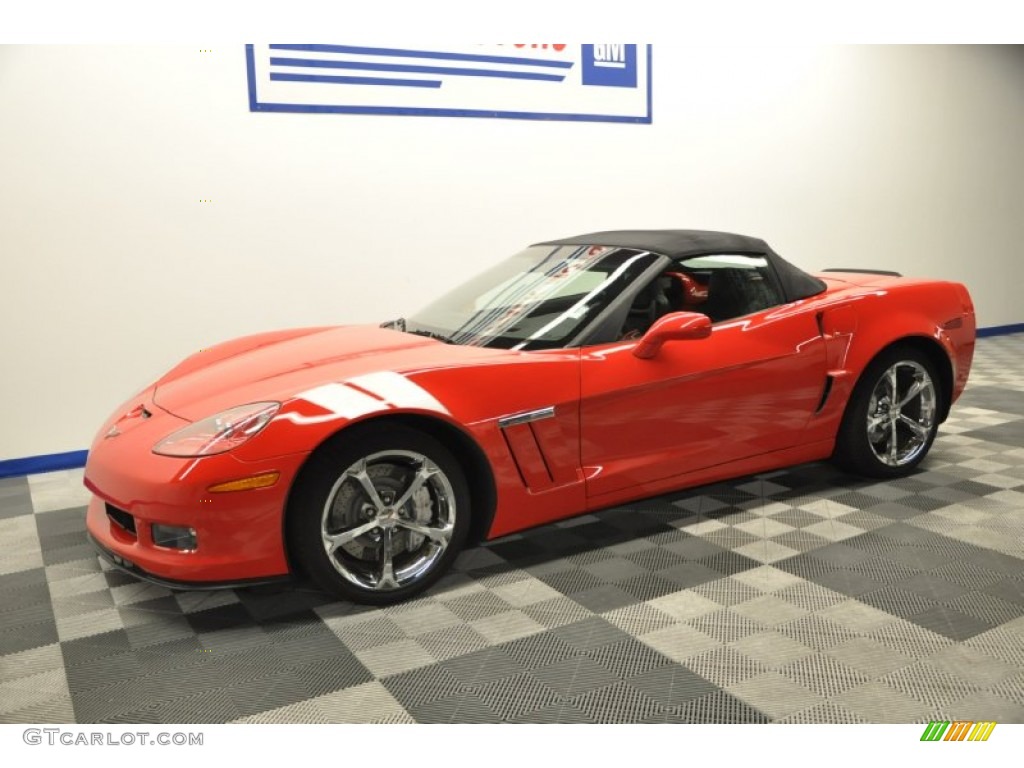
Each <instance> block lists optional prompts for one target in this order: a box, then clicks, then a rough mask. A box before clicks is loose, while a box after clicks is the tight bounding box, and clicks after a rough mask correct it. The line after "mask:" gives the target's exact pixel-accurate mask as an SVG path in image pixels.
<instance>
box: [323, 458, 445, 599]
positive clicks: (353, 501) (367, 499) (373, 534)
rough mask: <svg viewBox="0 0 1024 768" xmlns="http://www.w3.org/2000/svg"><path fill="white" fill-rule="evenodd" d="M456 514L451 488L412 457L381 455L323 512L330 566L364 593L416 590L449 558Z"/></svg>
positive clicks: (355, 472) (344, 478)
mask: <svg viewBox="0 0 1024 768" xmlns="http://www.w3.org/2000/svg"><path fill="white" fill-rule="evenodd" d="M457 514H458V508H457V503H456V500H455V491H454V489H453V488H452V484H451V481H449V479H448V477H447V476H446V475H445V473H444V472H443V471H442V470H441V468H440V467H438V466H437V464H435V463H434V462H433V461H431V460H430V459H429V458H428V457H426V456H424V455H423V454H422V453H417V452H415V451H399V450H392V451H380V452H377V453H373V454H371V455H369V456H366V457H363V458H361V459H359V460H358V461H356V462H355V463H353V464H352V465H351V466H350V467H348V469H346V470H345V471H344V472H342V473H341V476H340V477H339V478H338V480H337V482H335V483H334V487H333V488H332V489H331V492H330V494H329V495H328V498H327V502H326V503H325V504H324V508H323V516H322V518H321V536H322V538H323V545H324V551H325V552H326V553H327V556H328V558H329V559H330V561H331V565H332V566H333V567H334V568H335V570H337V572H338V573H339V574H340V575H341V577H342V578H344V579H346V580H347V581H349V582H351V583H352V584H354V585H356V586H357V587H361V588H363V589H370V590H377V591H387V590H394V589H399V588H400V587H403V586H407V585H409V584H412V583H414V582H415V581H416V580H417V579H418V578H420V577H421V576H423V574H425V573H427V572H428V571H429V570H430V569H431V568H433V567H434V565H435V564H436V563H437V562H438V561H439V560H440V559H441V557H442V556H443V555H444V552H445V550H446V549H447V548H448V544H449V542H450V541H451V537H452V532H453V531H454V530H455V519H456V515H457Z"/></svg>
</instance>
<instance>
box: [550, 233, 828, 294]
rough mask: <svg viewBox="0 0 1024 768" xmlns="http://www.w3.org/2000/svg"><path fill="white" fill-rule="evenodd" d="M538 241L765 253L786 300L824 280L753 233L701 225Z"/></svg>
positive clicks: (820, 286) (687, 252) (695, 252)
mask: <svg viewBox="0 0 1024 768" xmlns="http://www.w3.org/2000/svg"><path fill="white" fill-rule="evenodd" d="M538 245H609V246H614V247H617V248H635V249H637V250H641V251H650V252H651V253H658V254H661V255H662V256H668V257H669V258H673V259H678V258H684V257H690V256H709V255H715V254H749V255H755V254H756V255H758V256H764V257H765V258H767V259H768V261H769V262H771V264H772V266H773V267H774V269H775V274H776V275H777V276H778V278H779V283H780V284H781V285H782V290H783V293H785V295H786V301H797V300H798V299H806V298H808V297H809V296H815V295H817V294H819V293H821V292H822V291H824V290H825V287H826V286H825V283H823V282H822V281H821V280H819V279H818V278H816V277H813V276H812V275H809V274H807V273H806V272H804V271H803V270H802V269H799V268H797V267H794V266H793V265H792V264H790V263H789V262H788V261H786V260H785V259H783V258H782V257H781V256H779V255H778V254H777V253H775V251H773V250H772V249H771V248H770V247H768V243H766V242H765V241H764V240H759V239H758V238H756V237H747V236H746V235H736V234H733V233H731V232H712V231H708V230H702V229H637V230H619V231H612V232H591V233H590V234H586V235H576V236H575V237H567V238H564V239H562V240H550V241H548V242H544V243H538Z"/></svg>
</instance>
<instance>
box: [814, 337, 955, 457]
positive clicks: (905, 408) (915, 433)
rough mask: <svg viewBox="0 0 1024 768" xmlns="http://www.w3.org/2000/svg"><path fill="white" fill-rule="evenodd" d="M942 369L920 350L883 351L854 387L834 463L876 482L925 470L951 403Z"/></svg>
mask: <svg viewBox="0 0 1024 768" xmlns="http://www.w3.org/2000/svg"><path fill="white" fill-rule="evenodd" d="M937 365H938V362H933V361H932V359H931V358H930V357H929V355H928V354H926V353H925V352H924V351H923V350H922V349H921V348H920V347H919V346H918V345H916V344H909V343H900V344H896V345H894V346H892V347H889V348H888V349H886V350H884V351H882V352H881V353H880V354H879V355H878V356H877V357H876V358H875V359H874V360H873V361H872V362H871V364H870V365H868V366H867V367H866V368H865V369H864V372H863V373H862V374H861V376H860V378H859V379H858V381H857V385H856V387H854V390H853V393H852V395H851V396H850V400H849V402H848V403H847V406H846V412H845V413H844V415H843V421H842V424H841V425H840V428H839V432H838V433H837V435H836V445H835V452H834V453H833V459H835V461H836V462H837V463H838V464H840V465H842V466H844V467H846V468H847V469H850V470H852V471H854V472H857V473H859V474H863V475H868V476H871V477H900V476H902V475H906V474H908V473H909V472H911V471H912V470H913V469H914V467H916V466H917V465H918V464H920V463H921V461H922V460H923V459H924V457H925V456H926V455H927V454H928V451H929V450H930V449H931V446H932V442H934V440H935V433H936V431H937V430H938V427H939V422H940V421H942V418H943V408H944V407H945V403H946V401H945V398H946V397H947V393H946V392H945V391H944V389H943V383H942V380H941V379H940V378H939V377H938V375H937V374H936V372H935V371H936V366H937Z"/></svg>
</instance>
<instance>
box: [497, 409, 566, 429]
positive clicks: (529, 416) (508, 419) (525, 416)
mask: <svg viewBox="0 0 1024 768" xmlns="http://www.w3.org/2000/svg"><path fill="white" fill-rule="evenodd" d="M554 415H555V406H553V405H549V406H547V407H546V408H537V409H536V410H533V411H523V412H522V413H513V414H509V415H508V416H501V417H499V418H498V426H499V427H500V428H501V429H508V428H509V427H515V426H517V425H519V424H529V423H530V422H531V421H540V420H541V419H550V418H553V417H554Z"/></svg>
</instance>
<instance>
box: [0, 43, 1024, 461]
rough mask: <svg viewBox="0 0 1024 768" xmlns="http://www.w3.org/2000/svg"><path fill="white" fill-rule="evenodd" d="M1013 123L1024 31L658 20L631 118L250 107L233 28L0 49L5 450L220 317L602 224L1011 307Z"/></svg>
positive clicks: (352, 290)
mask: <svg viewBox="0 0 1024 768" xmlns="http://www.w3.org/2000/svg"><path fill="white" fill-rule="evenodd" d="M1022 136H1024V53H1022V49H1020V48H1017V49H1013V48H968V47H895V48H875V47H859V48H801V49H792V48H790V49H785V48H763V49H752V48H749V47H744V48H734V49H729V48H721V47H717V48H693V47H688V48H675V49H673V48H668V47H665V46H658V47H656V48H655V52H654V123H653V125H649V126H644V125H614V124H576V123H557V122H555V123H548V122H529V121H508V120H482V119H446V118H413V117H371V116H346V115H295V114H291V115H290V114H253V113H250V112H249V111H248V101H247V93H246V76H245V64H244V50H243V48H242V47H241V46H236V45H232V46H226V47H222V48H215V49H214V51H213V53H200V52H199V48H198V46H196V47H189V48H156V47H139V48H115V47H6V48H0V178H2V184H0V259H2V261H0V265H2V272H0V275H2V277H0V328H2V330H0V334H2V335H0V360H2V375H0V460H2V459H7V458H16V457H22V456H28V455H35V454H43V453H56V452H61V451H67V450H76V449H80V448H84V447H86V446H87V445H88V443H89V441H90V439H91V436H92V434H93V431H94V430H95V429H96V427H97V426H98V424H99V423H100V422H101V421H102V420H103V418H104V417H105V416H106V415H107V413H108V412H109V410H110V409H111V408H113V407H114V406H115V405H117V404H118V403H120V402H121V401H122V399H123V398H124V397H126V396H127V395H128V394H130V392H131V391H133V390H134V389H137V388H139V387H140V386H141V385H142V384H143V383H144V382H145V381H146V380H148V379H151V378H153V376H154V375H155V374H157V373H159V372H160V371H161V370H162V369H164V368H166V367H168V366H170V365H171V364H173V363H174V362H176V361H177V360H178V359H179V358H181V357H183V356H185V355H187V354H189V353H191V352H193V351H195V350H197V349H199V348H201V347H203V346H205V345H207V344H209V343H211V342H214V341H217V340H223V339H225V338H230V337H232V336H236V335H240V334H244V333H252V332H256V331H260V330H265V329H271V328H278V327H288V326H299V325H307V324H325V323H349V322H364V321H377V320H383V319H387V318H389V317H394V316H397V315H401V314H405V313H407V312H409V311H410V310H412V309H415V308H416V307H418V306H419V305H420V304H422V303H425V302H426V300H427V299H428V298H429V297H431V296H433V295H435V294H436V293H437V292H438V291H440V290H441V289H442V288H444V287H445V286H447V285H449V284H451V283H452V282H453V281H456V280H458V279H459V278H460V276H462V275H464V274H467V273H470V272H474V271H477V270H478V269H479V268H481V267H482V266H484V265H485V264H487V263H489V262H492V261H494V260H497V259H499V258H501V257H503V256H505V255H507V254H509V253H511V252H513V251H515V250H517V249H518V248H520V247H521V246H523V245H525V244H527V243H530V242H535V241H537V240H541V239H545V238H553V237H558V236H564V235H570V234H576V233H579V232H583V231H588V230H593V229H607V228H619V227H636V228H639V227H695V228H710V229H725V230H734V231H738V232H743V233H747V234H752V235H756V236H760V237H763V238H765V239H766V240H768V242H770V243H771V244H772V245H773V246H774V247H775V248H776V250H778V251H779V252H780V253H782V254H783V255H785V256H788V257H789V258H790V259H791V260H793V261H794V262H795V263H797V264H799V265H801V266H804V267H806V268H812V269H816V268H823V267H827V266H860V265H863V266H873V267H880V268H889V269H896V270H900V271H903V272H905V273H910V274H924V275H930V276H935V277H944V278H951V279H956V280H962V281H964V282H966V283H967V284H968V285H969V286H970V288H971V290H972V291H973V293H974V296H975V300H976V303H977V305H978V311H979V320H980V323H981V325H983V326H995V325H1003V324H1010V323H1018V322H1022V321H1024V308H1022V305H1021V300H1020V298H1019V292H1020V290H1021V284H1022V280H1021V278H1022V277H1024V267H1022V266H1021V264H1022V261H1021V260H1022V254H1021V252H1020V243H1021V242H1024V141H1022V138H1021V137H1022ZM206 198H209V199H211V200H212V202H210V203H201V202H199V201H200V199H206Z"/></svg>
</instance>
